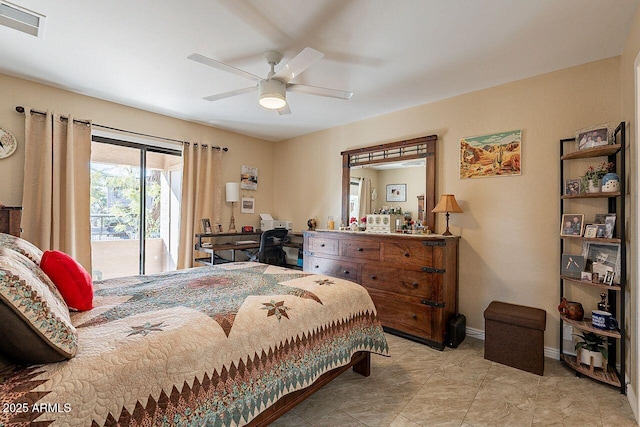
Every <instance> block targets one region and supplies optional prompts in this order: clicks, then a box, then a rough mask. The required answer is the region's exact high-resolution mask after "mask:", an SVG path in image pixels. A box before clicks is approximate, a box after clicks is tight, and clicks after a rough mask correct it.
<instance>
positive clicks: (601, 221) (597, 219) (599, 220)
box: [593, 213, 611, 224]
mask: <svg viewBox="0 0 640 427" xmlns="http://www.w3.org/2000/svg"><path fill="white" fill-rule="evenodd" d="M607 215H611V214H608V213H599V214H596V215H595V217H594V220H593V223H594V224H604V220H605V219H606V218H607Z"/></svg>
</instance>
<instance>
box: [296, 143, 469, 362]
mask: <svg viewBox="0 0 640 427" xmlns="http://www.w3.org/2000/svg"><path fill="white" fill-rule="evenodd" d="M436 141H437V136H436V135H431V136H426V137H421V138H415V139H411V140H406V141H397V142H392V143H388V144H382V145H375V146H372V147H365V148H359V149H354V150H349V151H344V152H342V153H341V155H342V171H343V173H342V218H341V220H342V223H343V224H348V223H349V219H350V218H349V214H350V205H349V202H350V200H349V196H350V186H351V180H352V176H351V172H352V169H353V168H356V167H358V166H361V165H375V164H382V163H390V162H398V161H410V160H416V159H424V161H425V168H424V171H425V176H424V182H420V183H419V185H422V184H424V185H425V186H424V189H425V190H424V193H423V194H421V195H419V196H418V197H416V199H415V200H414V203H415V206H416V208H415V214H416V215H415V216H414V218H416V217H417V215H420V214H421V215H422V216H423V219H424V224H425V225H426V226H428V227H429V229H430V230H435V214H433V213H432V212H431V210H432V209H433V208H434V207H435V201H436V195H435V177H436ZM397 184H409V183H397ZM384 193H385V189H382V188H380V189H378V197H382V198H383V199H384V200H383V201H382V202H381V203H379V204H378V206H381V205H385V204H387V205H393V202H389V203H386V200H387V198H386V194H384ZM458 242H459V237H457V236H442V235H437V234H413V233H411V234H409V233H400V232H387V233H384V232H375V233H374V232H366V231H347V230H316V231H305V232H304V258H303V259H304V262H303V268H304V271H307V272H310V273H316V274H325V275H327V276H332V277H338V278H343V279H348V280H352V281H354V282H356V283H359V284H361V285H363V286H364V287H365V288H366V289H367V291H368V292H369V295H370V296H371V299H372V300H373V302H374V304H375V306H376V309H377V311H378V318H379V319H380V321H381V323H382V326H383V327H384V329H385V330H386V331H387V332H389V333H393V334H396V335H399V336H403V337H405V338H409V339H412V340H414V341H418V342H421V343H423V344H427V345H430V346H432V347H434V348H437V349H439V350H442V349H444V346H445V344H446V343H447V339H448V337H447V323H448V322H449V320H450V319H452V318H454V317H455V316H456V314H457V312H458V247H459V245H458Z"/></svg>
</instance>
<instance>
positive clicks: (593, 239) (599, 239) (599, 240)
mask: <svg viewBox="0 0 640 427" xmlns="http://www.w3.org/2000/svg"><path fill="white" fill-rule="evenodd" d="M560 238H561V239H569V240H582V241H584V242H597V243H616V244H618V245H619V244H620V239H605V238H604V237H582V236H560Z"/></svg>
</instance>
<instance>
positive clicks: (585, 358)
mask: <svg viewBox="0 0 640 427" xmlns="http://www.w3.org/2000/svg"><path fill="white" fill-rule="evenodd" d="M591 358H593V367H594V368H602V353H600V352H599V351H589V350H585V349H583V348H581V349H580V363H584V364H585V365H587V366H591Z"/></svg>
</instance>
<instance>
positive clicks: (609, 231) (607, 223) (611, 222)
mask: <svg viewBox="0 0 640 427" xmlns="http://www.w3.org/2000/svg"><path fill="white" fill-rule="evenodd" d="M615 227H616V216H615V214H609V215H607V216H606V217H605V219H604V228H605V234H604V237H605V239H613V230H614V229H615Z"/></svg>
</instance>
